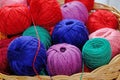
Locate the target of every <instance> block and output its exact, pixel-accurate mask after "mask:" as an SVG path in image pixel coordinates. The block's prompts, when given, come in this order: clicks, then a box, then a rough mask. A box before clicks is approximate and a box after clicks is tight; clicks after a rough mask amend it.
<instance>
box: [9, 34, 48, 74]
mask: <svg viewBox="0 0 120 80" xmlns="http://www.w3.org/2000/svg"><path fill="white" fill-rule="evenodd" d="M37 47H38V39H37V38H34V37H31V36H21V37H19V38H16V39H14V40H13V41H12V42H11V43H10V45H9V47H8V55H7V57H8V61H9V64H10V68H11V70H12V71H14V73H15V74H16V75H25V76H26V75H27V76H33V75H36V74H35V72H34V70H33V66H32V64H33V60H34V57H35V55H36V51H37ZM46 62H47V56H46V49H45V48H44V45H43V44H42V43H40V50H39V52H38V55H37V57H36V61H35V63H34V66H35V69H36V71H37V72H38V73H40V72H41V71H42V70H43V69H44V68H46Z"/></svg>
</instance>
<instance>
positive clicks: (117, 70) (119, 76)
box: [0, 0, 120, 80]
mask: <svg viewBox="0 0 120 80" xmlns="http://www.w3.org/2000/svg"><path fill="white" fill-rule="evenodd" d="M58 1H59V3H60V4H61V5H62V4H63V2H64V0H58ZM97 9H105V10H109V11H111V12H112V13H114V14H115V15H116V16H117V18H118V21H119V29H120V12H119V11H118V10H117V9H115V8H114V7H111V6H108V5H104V4H100V3H95V5H94V8H93V10H97ZM81 75H82V80H120V54H119V55H117V56H116V57H114V58H113V59H112V60H111V62H110V63H109V64H108V65H104V66H101V67H99V68H97V69H95V70H94V71H92V72H91V73H78V74H74V75H72V76H65V75H58V76H54V77H52V78H51V77H50V76H34V77H30V76H8V75H4V74H0V80H80V76H81Z"/></svg>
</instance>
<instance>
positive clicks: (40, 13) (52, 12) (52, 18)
mask: <svg viewBox="0 0 120 80" xmlns="http://www.w3.org/2000/svg"><path fill="white" fill-rule="evenodd" d="M30 11H31V15H32V18H33V21H34V23H35V25H39V26H42V27H44V28H46V29H47V30H48V31H50V29H51V27H53V26H55V25H56V24H57V23H58V22H59V21H61V20H62V13H61V9H60V5H59V3H58V2H57V1H56V0H31V1H30Z"/></svg>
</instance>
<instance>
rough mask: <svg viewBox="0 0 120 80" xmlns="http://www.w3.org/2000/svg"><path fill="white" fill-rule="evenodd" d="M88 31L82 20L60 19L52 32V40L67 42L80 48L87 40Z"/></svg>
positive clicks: (55, 42) (54, 41)
mask: <svg viewBox="0 0 120 80" xmlns="http://www.w3.org/2000/svg"><path fill="white" fill-rule="evenodd" d="M88 39H89V38H88V31H87V29H86V26H85V25H84V23H83V22H81V21H79V20H75V19H65V20H62V21H60V22H59V23H58V24H57V25H56V26H55V28H54V30H53V33H52V41H53V43H54V44H57V43H68V44H72V45H75V46H77V47H78V48H80V49H82V47H83V45H84V44H85V42H86V41H87V40H88Z"/></svg>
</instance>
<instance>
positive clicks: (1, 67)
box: [0, 37, 15, 74]
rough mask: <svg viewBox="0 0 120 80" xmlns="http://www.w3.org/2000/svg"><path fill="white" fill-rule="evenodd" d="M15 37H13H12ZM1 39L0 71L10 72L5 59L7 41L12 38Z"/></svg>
mask: <svg viewBox="0 0 120 80" xmlns="http://www.w3.org/2000/svg"><path fill="white" fill-rule="evenodd" d="M14 38H15V37H14ZM14 38H10V39H2V40H0V73H3V74H10V73H11V71H10V67H9V64H8V59H7V50H8V49H7V48H8V45H9V43H10V42H11V41H12V40H13V39H14Z"/></svg>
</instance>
